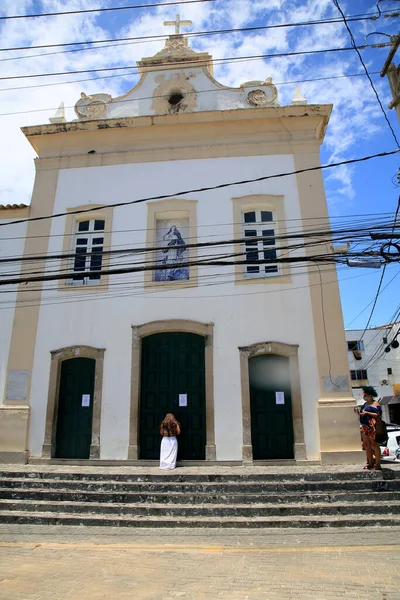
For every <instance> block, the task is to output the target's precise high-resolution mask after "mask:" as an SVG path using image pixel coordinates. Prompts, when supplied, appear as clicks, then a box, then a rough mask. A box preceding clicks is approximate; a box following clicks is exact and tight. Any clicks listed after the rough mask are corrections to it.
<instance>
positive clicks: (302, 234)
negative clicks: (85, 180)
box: [0, 213, 392, 264]
mask: <svg viewBox="0 0 400 600" xmlns="http://www.w3.org/2000/svg"><path fill="white" fill-rule="evenodd" d="M69 214H71V213H69ZM277 223H278V221H271V226H272V227H274V225H275V224H277ZM237 224H240V225H241V226H242V227H246V226H247V227H252V224H247V225H246V223H237ZM219 226H221V224H220V225H219ZM385 228H392V222H390V223H387V224H386V225H382V224H379V225H376V226H371V225H370V224H368V226H366V227H364V228H363V229H360V226H358V227H357V228H356V229H355V228H354V226H352V227H350V228H341V229H336V230H335V229H332V228H329V229H328V230H322V231H321V230H312V231H305V230H304V229H299V230H298V231H297V232H291V233H284V234H279V233H278V234H276V233H275V231H274V233H273V234H271V235H264V236H254V237H252V241H271V240H274V241H275V240H276V241H283V240H289V241H290V240H296V239H309V238H310V239H311V240H312V241H311V242H308V244H311V245H322V244H324V243H331V242H333V243H338V242H339V241H343V240H351V239H358V238H360V237H361V238H363V237H366V236H367V237H368V238H369V235H370V232H371V231H374V230H376V229H379V230H382V229H385ZM153 231H155V230H154V229H153ZM113 233H115V232H113ZM75 235H77V234H76V233H74V234H71V236H75ZM83 235H84V234H83ZM326 236H327V237H326ZM333 236H335V239H334V240H333V239H332V238H333ZM337 236H342V237H337ZM206 237H207V238H208V237H210V236H206ZM321 237H322V238H323V239H320V238H321ZM315 238H317V239H315ZM190 239H192V238H190ZM194 239H196V240H197V239H198V236H194ZM248 241H249V239H248V238H246V237H240V238H238V239H226V240H220V239H219V240H216V241H207V242H194V243H186V241H185V243H184V244H181V246H182V247H184V248H188V249H191V248H208V247H216V246H224V245H229V244H238V243H239V244H242V243H245V242H248ZM308 244H307V243H304V242H303V243H302V244H301V247H303V246H307V245H308ZM293 247H294V246H293ZM164 249H165V246H142V247H139V248H135V247H130V248H124V249H122V250H121V249H115V248H112V249H110V250H104V251H103V252H102V255H115V254H132V253H134V254H140V253H146V252H158V251H161V250H164ZM283 249H286V248H283ZM93 254H96V255H97V252H94V253H93ZM91 255H92V253H90V252H89V253H87V254H86V256H91ZM76 256H77V254H76V253H72V252H67V253H62V254H60V253H58V254H51V255H49V254H44V255H37V254H33V255H30V256H15V257H2V258H0V264H1V263H10V262H26V261H28V262H36V261H43V260H61V259H68V258H75V257H76Z"/></svg>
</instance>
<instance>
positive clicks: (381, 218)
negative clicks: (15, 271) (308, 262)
mask: <svg viewBox="0 0 400 600" xmlns="http://www.w3.org/2000/svg"><path fill="white" fill-rule="evenodd" d="M386 215H390V216H391V215H392V213H391V212H390V213H389V212H387V213H360V214H357V215H332V216H329V215H328V216H325V215H324V216H323V217H303V218H298V219H275V220H274V223H292V222H296V223H297V222H299V221H300V222H301V223H303V222H304V221H328V222H330V221H331V220H332V219H357V221H355V222H351V221H350V223H352V224H353V225H357V224H358V223H360V224H364V221H362V220H359V219H360V217H379V219H373V221H369V223H371V226H374V225H377V226H378V225H379V223H382V227H384V226H385V225H387V222H386V220H385V217H386ZM0 216H1V212H0ZM342 223H343V224H344V225H345V224H346V223H347V221H343V222H342ZM242 224H243V222H242V221H229V222H223V223H204V224H199V225H197V228H203V227H233V226H234V225H242ZM312 226H314V223H310V224H305V225H304V227H312ZM295 227H296V226H291V228H292V229H293V228H295ZM304 227H303V229H301V230H299V231H304ZM145 231H156V228H155V227H149V228H147V227H142V228H140V229H113V230H107V229H105V230H104V233H138V232H145ZM311 231H313V230H311ZM330 231H332V229H330ZM75 235H76V232H74V233H50V234H49V235H26V236H25V235H22V236H15V237H2V238H1V239H2V240H3V241H4V240H28V239H41V238H56V237H62V238H64V237H73V236H75ZM213 235H214V234H209V235H207V237H212V236H213ZM195 238H196V239H197V238H198V236H195ZM3 258H12V257H11V256H8V257H3Z"/></svg>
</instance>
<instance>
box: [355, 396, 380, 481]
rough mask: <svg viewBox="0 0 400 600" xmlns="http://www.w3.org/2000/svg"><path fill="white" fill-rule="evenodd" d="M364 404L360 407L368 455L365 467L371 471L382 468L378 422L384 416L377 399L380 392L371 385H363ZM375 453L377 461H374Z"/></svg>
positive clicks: (363, 441) (362, 435)
mask: <svg viewBox="0 0 400 600" xmlns="http://www.w3.org/2000/svg"><path fill="white" fill-rule="evenodd" d="M363 392H364V404H363V405H362V406H361V408H360V409H358V414H359V415H360V427H361V437H362V443H363V448H364V450H365V453H366V455H367V464H366V465H365V467H364V469H368V470H371V471H380V470H381V448H380V446H379V444H378V442H377V441H376V439H375V438H376V422H377V420H378V419H381V418H382V408H381V407H380V404H379V402H378V401H377V400H376V398H377V396H378V394H377V393H376V391H375V389H374V388H373V387H371V386H366V387H363ZM374 455H375V463H374Z"/></svg>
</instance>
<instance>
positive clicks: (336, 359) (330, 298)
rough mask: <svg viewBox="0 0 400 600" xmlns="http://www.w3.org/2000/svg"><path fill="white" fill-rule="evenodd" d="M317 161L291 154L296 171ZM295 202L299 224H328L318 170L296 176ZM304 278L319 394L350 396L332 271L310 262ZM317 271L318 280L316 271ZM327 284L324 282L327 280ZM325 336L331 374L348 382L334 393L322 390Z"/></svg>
mask: <svg viewBox="0 0 400 600" xmlns="http://www.w3.org/2000/svg"><path fill="white" fill-rule="evenodd" d="M319 164H320V157H319V152H317V151H315V152H305V151H304V153H303V154H295V155H294V166H295V169H296V170H299V169H307V168H309V167H315V166H317V165H319ZM296 178H297V186H298V194H299V204H300V212H301V217H302V219H303V227H304V228H305V229H306V228H307V226H309V225H310V223H312V221H311V220H310V219H312V218H313V217H315V215H316V214H317V215H318V217H321V218H323V219H326V220H325V222H326V223H329V216H328V209H327V204H326V199H325V189H324V182H323V179H322V172H321V171H308V172H306V173H298V174H297V175H296ZM325 241H326V240H325ZM330 251H331V250H330V248H329V244H327V243H325V244H321V245H320V246H317V245H315V246H312V247H306V248H305V253H306V255H307V254H308V255H315V254H325V253H328V252H330ZM307 268H308V278H309V285H310V288H309V290H310V297H311V309H312V316H313V321H314V335H315V347H316V359H317V366H318V374H319V386H320V397H324V396H327V397H333V398H335V397H336V398H341V397H343V396H345V397H348V398H349V399H352V394H351V386H350V379H349V363H348V360H347V343H346V338H345V332H344V324H343V316H342V306H341V302H340V295H339V286H338V282H337V276H336V273H335V272H333V273H332V265H328V266H324V265H320V266H319V269H318V267H317V266H316V265H314V264H310V265H309V266H308V267H307ZM320 273H321V279H320V275H319V274H320ZM321 281H322V290H323V307H324V314H325V325H324V319H323V314H322V302H321ZM328 282H329V284H328V285H327V283H328ZM325 326H326V336H327V339H328V344H329V353H330V358H331V375H332V376H333V377H334V376H345V377H346V376H347V378H348V381H349V388H348V392H344V390H338V391H337V392H326V391H324V390H323V379H322V378H323V377H324V376H329V374H330V373H329V358H328V353H327V348H326V339H325V333H324V331H325Z"/></svg>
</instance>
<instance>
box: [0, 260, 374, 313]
mask: <svg viewBox="0 0 400 600" xmlns="http://www.w3.org/2000/svg"><path fill="white" fill-rule="evenodd" d="M335 271H336V269H335ZM370 276H371V273H362V274H360V275H355V276H354V277H347V278H345V279H343V281H348V280H350V279H359V278H360V277H370ZM227 283H235V280H232V281H231V282H227ZM335 283H337V279H333V280H332V281H326V282H324V283H323V285H331V284H335ZM211 285H223V284H220V283H216V284H209V285H207V287H209V286H211ZM316 285H318V286H319V285H320V284H319V283H316V284H309V283H308V284H307V285H303V286H297V287H286V288H285V287H282V288H279V289H272V290H271V289H269V290H262V291H257V292H255V291H249V292H244V293H235V298H236V297H239V296H247V297H248V296H257V295H260V294H274V293H283V292H289V291H296V290H299V289H305V288H310V287H314V286H316ZM203 287H205V286H203ZM183 289H190V290H193V286H192V285H189V286H188V287H187V288H183ZM44 291H46V289H45V290H44ZM170 292H171V290H170V289H161V288H160V289H159V290H154V289H153V290H150V291H148V292H143V291H142V292H140V293H136V294H132V292H129V293H127V294H121V293H120V291H118V292H117V293H116V294H115V295H111V294H110V295H107V296H101V295H100V294H95V295H93V294H91V295H90V297H88V298H86V299H85V298H83V299H81V298H72V299H71V298H69V299H68V301H60V302H49V303H46V302H41V300H40V299H38V300H39V304H25V305H21V308H32V307H36V306H50V305H54V304H69V303H71V302H88V301H95V300H108V299H113V298H115V297H117V298H123V297H127V296H129V297H132V296H149V295H152V299H157V298H158V299H162V300H163V301H165V300H166V297H165V296H164V295H162V293H164V294H165V293H168V298H167V299H168V300H178V299H182V298H187V297H188V296H172V295H171V294H170ZM191 297H193V296H191ZM195 297H197V298H202V299H204V300H207V299H215V298H232V295H231V294H217V295H208V296H204V295H201V296H195ZM14 306H15V303H13V304H12V305H11V306H10V307H3V308H0V310H9V309H10V308H12V309H14Z"/></svg>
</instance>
